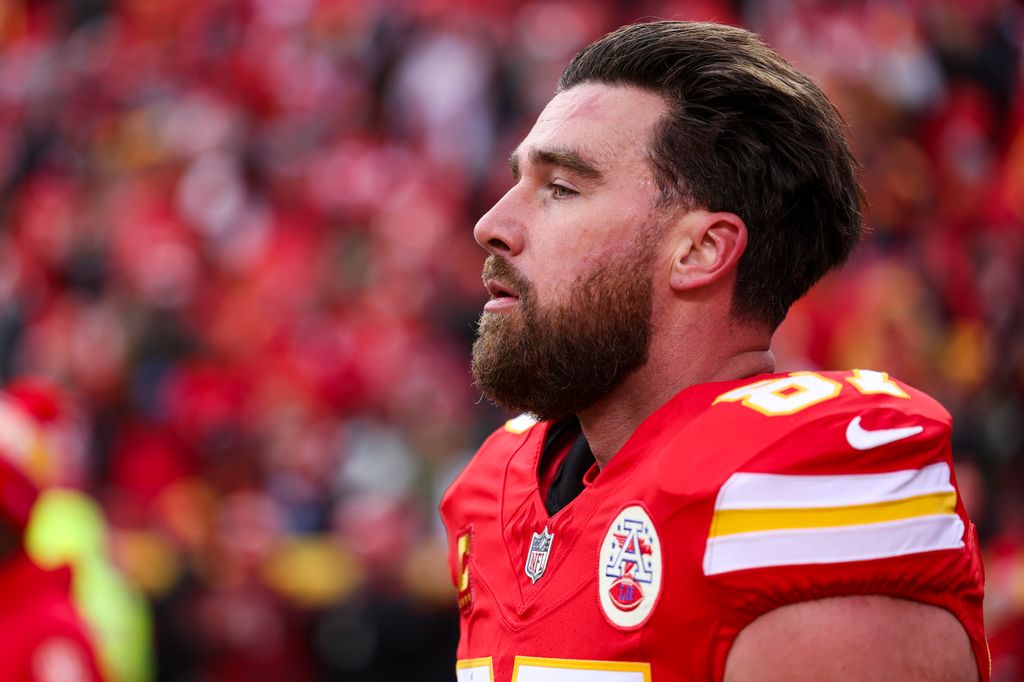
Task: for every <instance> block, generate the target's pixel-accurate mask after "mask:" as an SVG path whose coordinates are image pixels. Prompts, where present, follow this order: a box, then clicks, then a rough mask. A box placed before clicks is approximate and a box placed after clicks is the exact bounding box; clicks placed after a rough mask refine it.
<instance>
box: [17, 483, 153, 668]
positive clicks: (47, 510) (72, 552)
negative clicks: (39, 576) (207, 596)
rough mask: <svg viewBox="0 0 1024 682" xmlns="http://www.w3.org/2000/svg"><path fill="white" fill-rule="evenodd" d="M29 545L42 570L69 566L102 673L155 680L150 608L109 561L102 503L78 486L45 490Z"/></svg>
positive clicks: (30, 529) (34, 515)
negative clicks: (75, 488)
mask: <svg viewBox="0 0 1024 682" xmlns="http://www.w3.org/2000/svg"><path fill="white" fill-rule="evenodd" d="M25 546H26V548H27V550H28V553H29V556H31V557H32V559H33V560H34V561H35V562H36V563H38V564H39V565H40V566H42V567H44V568H54V567H56V566H61V565H64V564H67V565H69V566H71V571H72V575H73V583H72V596H73V599H74V602H75V604H76V605H77V606H78V609H79V612H80V613H81V615H82V617H83V618H84V619H85V621H86V623H87V624H88V625H89V627H90V628H91V629H92V631H93V633H94V635H95V638H96V648H97V655H98V658H99V663H100V667H101V669H102V671H103V674H104V676H105V677H106V678H107V679H108V680H110V682H148V681H149V680H152V679H154V652H153V645H152V632H153V624H152V617H151V614H150V612H149V607H148V605H147V603H146V601H145V599H144V598H143V596H142V594H141V593H140V592H139V590H138V589H136V587H135V586H134V585H132V584H131V583H130V582H128V581H127V580H125V579H124V577H122V575H121V574H120V572H118V570H117V569H116V568H115V567H114V566H113V565H112V564H111V563H110V561H109V559H108V534H107V523H106V519H105V518H104V516H103V512H102V511H101V510H100V508H99V505H97V504H96V502H95V501H93V500H92V499H91V498H90V497H89V496H88V495H86V494H85V493H82V492H80V491H77V490H69V489H59V488H53V489H50V490H46V491H44V492H43V493H42V494H41V495H40V497H39V500H38V501H37V502H36V505H35V507H34V508H33V510H32V517H31V519H30V521H29V525H28V530H27V532H26V534H25Z"/></svg>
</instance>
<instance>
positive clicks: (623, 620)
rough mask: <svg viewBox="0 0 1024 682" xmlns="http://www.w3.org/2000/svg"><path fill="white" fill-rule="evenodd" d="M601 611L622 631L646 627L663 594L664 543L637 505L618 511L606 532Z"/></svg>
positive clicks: (600, 570) (600, 575) (600, 583)
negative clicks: (662, 551) (656, 603)
mask: <svg viewBox="0 0 1024 682" xmlns="http://www.w3.org/2000/svg"><path fill="white" fill-rule="evenodd" d="M597 570H598V574H597V577H598V581H597V583H598V587H597V591H598V594H599V596H600V600H601V610H602V611H604V615H605V617H606V618H608V620H609V621H611V622H612V624H613V625H616V626H618V627H620V628H636V627H640V626H641V625H643V624H644V623H645V622H646V621H647V618H648V617H649V616H650V615H651V612H652V611H653V610H654V604H655V602H657V600H658V595H659V594H660V592H661V573H662V571H661V541H660V540H659V539H658V532H657V531H656V530H655V528H654V523H653V522H652V521H651V517H650V516H649V515H648V514H647V511H646V510H645V509H644V508H643V507H641V506H640V505H638V504H634V505H630V506H628V507H626V508H625V509H623V510H622V511H620V512H619V514H618V516H616V517H615V520H614V521H612V523H611V525H610V526H609V528H608V532H607V533H605V536H604V541H603V542H602V544H601V553H600V559H599V561H598V567H597Z"/></svg>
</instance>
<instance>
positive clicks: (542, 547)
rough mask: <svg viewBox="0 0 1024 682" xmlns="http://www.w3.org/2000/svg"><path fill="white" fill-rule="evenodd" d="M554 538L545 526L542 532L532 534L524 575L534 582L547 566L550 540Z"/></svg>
mask: <svg viewBox="0 0 1024 682" xmlns="http://www.w3.org/2000/svg"><path fill="white" fill-rule="evenodd" d="M554 539H555V536H554V534H552V533H549V532H548V527H547V526H544V532H542V533H534V534H533V539H532V540H531V541H530V553H529V554H528V555H527V557H526V577H528V578H529V579H530V580H531V581H532V582H534V583H536V582H537V581H538V580H540V577H541V576H542V575H544V569H545V568H547V566H548V555H549V554H551V541H552V540H554Z"/></svg>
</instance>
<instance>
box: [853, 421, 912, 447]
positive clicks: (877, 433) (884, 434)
mask: <svg viewBox="0 0 1024 682" xmlns="http://www.w3.org/2000/svg"><path fill="white" fill-rule="evenodd" d="M922 431H924V427H923V426H905V427H902V428H899V429H875V430H874V431H868V430H867V429H865V428H864V427H862V426H861V425H860V417H854V418H853V419H852V420H851V421H850V425H849V426H847V427H846V442H848V443H849V444H850V447H852V448H853V449H854V450H870V449H871V448H877V447H878V446H879V445H886V444H888V443H895V442H896V441H898V440H903V439H904V438H910V437H911V436H916V435H917V434H919V433H921V432H922Z"/></svg>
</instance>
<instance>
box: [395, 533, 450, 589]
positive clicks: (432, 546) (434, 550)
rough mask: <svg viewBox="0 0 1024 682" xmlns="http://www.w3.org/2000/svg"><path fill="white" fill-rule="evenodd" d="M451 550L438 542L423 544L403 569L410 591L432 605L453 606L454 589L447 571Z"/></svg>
mask: <svg viewBox="0 0 1024 682" xmlns="http://www.w3.org/2000/svg"><path fill="white" fill-rule="evenodd" d="M447 554H448V550H447V547H446V546H445V544H444V543H442V542H439V541H438V540H436V539H430V540H426V541H424V542H421V543H420V544H419V545H418V546H417V547H416V548H415V549H414V550H413V551H412V552H410V553H409V558H408V559H407V560H406V564H405V566H404V567H403V569H404V570H403V571H402V577H403V578H404V580H405V585H406V587H407V588H408V589H409V592H410V593H411V594H413V595H414V596H415V597H417V598H418V599H420V600H421V601H424V602H427V603H430V604H439V605H445V604H451V603H453V599H454V598H455V587H454V586H453V585H452V577H451V574H450V573H449V572H448V561H447Z"/></svg>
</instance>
